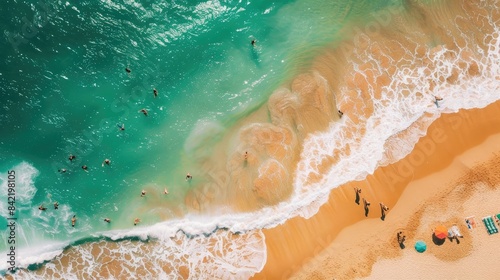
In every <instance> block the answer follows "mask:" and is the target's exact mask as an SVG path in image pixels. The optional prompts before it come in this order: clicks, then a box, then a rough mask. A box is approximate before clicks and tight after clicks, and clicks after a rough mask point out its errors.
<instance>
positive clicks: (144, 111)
mask: <svg viewBox="0 0 500 280" xmlns="http://www.w3.org/2000/svg"><path fill="white" fill-rule="evenodd" d="M139 112H140V113H143V114H144V116H146V117H147V116H148V110H146V109H141V110H140V111H139Z"/></svg>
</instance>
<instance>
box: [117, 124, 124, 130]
mask: <svg viewBox="0 0 500 280" xmlns="http://www.w3.org/2000/svg"><path fill="white" fill-rule="evenodd" d="M116 126H118V128H119V129H120V130H121V131H124V130H125V124H124V123H122V124H121V125H119V124H117V125H116Z"/></svg>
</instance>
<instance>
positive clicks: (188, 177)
mask: <svg viewBox="0 0 500 280" xmlns="http://www.w3.org/2000/svg"><path fill="white" fill-rule="evenodd" d="M192 179H193V176H191V174H189V172H188V174H186V181H187V180H192Z"/></svg>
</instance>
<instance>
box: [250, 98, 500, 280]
mask: <svg viewBox="0 0 500 280" xmlns="http://www.w3.org/2000/svg"><path fill="white" fill-rule="evenodd" d="M499 111H500V102H496V103H493V104H491V105H489V106H488V107H486V108H483V109H473V110H461V111H460V112H458V113H454V114H443V115H442V116H441V117H440V118H439V119H438V120H436V121H435V122H434V123H433V124H432V125H431V126H430V127H429V129H428V133H427V135H426V136H424V137H422V138H421V139H420V140H419V142H418V143H417V144H416V146H415V148H414V149H413V151H412V152H411V153H410V154H409V155H408V156H406V157H405V158H404V159H402V160H400V161H399V162H396V163H394V164H391V165H388V166H385V167H381V168H378V169H377V170H376V171H375V172H374V174H373V175H370V176H368V177H367V178H366V180H363V181H360V182H353V183H349V184H346V185H343V186H341V187H339V188H337V189H334V190H333V191H332V192H331V194H330V198H329V201H328V203H327V204H325V205H323V206H322V207H321V208H320V211H319V212H318V213H317V214H316V215H314V216H313V217H311V218H310V219H308V220H306V219H303V218H294V219H291V220H289V221H287V222H286V223H285V224H284V225H282V226H279V227H276V228H272V229H268V230H265V231H264V234H265V236H266V245H267V249H268V252H267V254H268V257H267V259H268V261H267V263H266V266H265V267H264V269H263V270H262V271H261V272H260V273H259V274H256V275H255V276H254V279H288V278H295V279H332V278H335V279H352V278H358V277H368V276H370V274H371V273H372V267H373V265H374V264H376V263H377V265H376V266H375V267H376V268H375V270H374V273H378V274H376V275H379V276H375V274H374V278H381V277H383V275H384V273H386V274H385V275H386V276H387V273H390V271H388V269H392V270H394V269H396V268H397V267H398V263H397V262H400V263H401V266H400V268H397V269H396V270H405V269H408V266H409V264H410V263H413V262H415V264H413V265H419V264H420V260H421V259H420V257H421V256H422V255H418V256H417V255H415V254H414V253H413V252H414V249H413V247H412V246H413V244H414V242H415V241H416V240H419V239H423V240H425V241H426V242H427V243H428V245H429V246H428V251H427V252H426V253H425V254H424V255H425V257H424V259H422V263H421V265H424V266H425V264H426V262H427V263H429V262H430V261H431V260H435V259H438V260H439V262H442V263H445V264H446V265H447V264H448V263H450V264H451V265H450V267H454V268H455V270H452V269H451V268H449V269H448V270H446V271H449V272H450V273H452V272H453V271H456V269H458V267H461V266H459V265H457V263H460V262H463V263H464V264H468V263H471V262H472V260H475V258H476V256H477V257H480V256H484V255H485V253H484V252H483V249H482V248H483V247H484V246H488V244H489V242H487V241H488V240H489V241H490V242H494V239H495V238H497V237H498V236H487V234H486V232H485V229H484V226H481V225H480V226H479V227H478V228H476V229H475V230H474V231H472V232H469V231H468V230H467V229H466V227H465V223H464V221H463V218H464V217H466V216H470V215H475V216H476V223H478V224H480V223H482V222H481V218H482V217H483V216H485V215H486V214H488V215H493V214H496V213H498V212H500V207H499V206H498V203H496V204H495V203H491V201H495V200H494V199H493V198H494V197H498V196H499V194H498V192H499V191H498V189H497V187H498V186H499V185H500V176H499V175H498V170H499V166H500V160H499V157H500V145H498V143H499V142H500V134H499V133H500V125H499V124H500V115H498V112H499ZM493 166H495V168H492V167H493ZM495 172H496V173H495ZM484 184H486V185H484ZM354 187H360V188H361V189H362V193H361V199H362V198H366V199H367V200H368V201H370V202H371V206H370V208H369V209H370V211H369V213H368V217H367V218H366V217H364V211H363V206H362V205H363V202H362V201H361V202H360V205H357V204H355V202H354V200H355V192H354V190H353V188H354ZM481 198H483V200H484V201H489V203H480V204H478V203H479V202H478V201H482V200H481ZM486 198H488V199H486ZM496 201H498V200H496ZM379 202H383V203H384V204H385V205H387V206H388V207H389V208H390V209H389V211H388V212H387V216H386V218H385V221H382V220H381V219H380V215H381V212H380V206H379ZM495 207H496V208H497V209H495ZM440 223H442V224H444V225H446V226H447V227H450V226H451V225H453V224H454V223H456V224H457V225H458V226H459V228H460V230H461V232H462V234H463V235H464V238H463V239H460V241H461V243H460V244H459V245H456V244H451V243H450V242H449V241H447V242H446V243H445V244H443V246H437V245H434V244H433V243H432V239H431V233H432V228H433V227H435V226H436V225H437V224H440ZM399 231H403V233H404V234H405V235H406V242H405V244H406V245H407V248H406V249H405V250H401V249H400V248H399V245H398V243H397V241H396V234H397V232H399ZM483 239H485V240H487V241H484V240H483ZM490 244H491V243H490ZM454 245H456V246H454ZM488 250H489V249H488ZM482 252H483V253H482ZM401 256H403V258H402V259H401ZM410 259H411V260H410ZM379 261H380V263H381V264H380V265H378V262H379ZM486 263H487V262H484V263H483V264H486ZM461 269H462V270H463V271H465V270H467V271H469V272H468V273H474V272H475V273H479V271H481V273H483V275H484V273H490V272H491V273H498V271H495V269H493V267H491V268H489V269H486V270H485V269H483V267H479V266H470V265H468V266H464V267H461ZM401 273H403V272H401ZM443 273H444V272H443ZM401 275H402V276H401V277H404V278H406V275H404V274H401ZM452 275H457V274H446V273H444V276H448V277H451V276H452ZM460 275H466V274H460ZM492 275H493V274H492ZM496 275H498V274H496ZM421 277H423V278H425V276H424V275H421ZM485 277H486V278H488V277H487V275H485Z"/></svg>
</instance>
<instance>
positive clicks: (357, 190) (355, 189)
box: [354, 188, 361, 205]
mask: <svg viewBox="0 0 500 280" xmlns="http://www.w3.org/2000/svg"><path fill="white" fill-rule="evenodd" d="M354 191H355V192H356V199H355V200H354V202H355V203H356V204H357V205H359V199H360V197H359V194H360V193H361V189H360V188H354Z"/></svg>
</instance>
